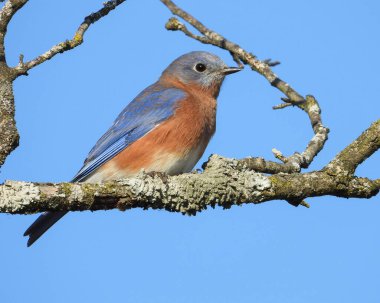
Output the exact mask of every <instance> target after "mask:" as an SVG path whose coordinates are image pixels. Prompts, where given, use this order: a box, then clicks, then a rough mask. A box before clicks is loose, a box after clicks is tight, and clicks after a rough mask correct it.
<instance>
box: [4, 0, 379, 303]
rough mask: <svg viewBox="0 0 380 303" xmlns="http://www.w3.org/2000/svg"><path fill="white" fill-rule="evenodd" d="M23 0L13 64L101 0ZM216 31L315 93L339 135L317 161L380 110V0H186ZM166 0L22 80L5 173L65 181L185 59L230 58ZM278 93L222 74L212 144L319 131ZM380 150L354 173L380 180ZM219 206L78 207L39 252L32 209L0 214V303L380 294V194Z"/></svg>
mask: <svg viewBox="0 0 380 303" xmlns="http://www.w3.org/2000/svg"><path fill="white" fill-rule="evenodd" d="M95 2H96V1H80V2H78V1H74V0H66V1H42V0H34V1H30V3H28V4H27V5H26V6H25V7H24V8H23V9H22V10H21V11H20V12H19V13H18V14H17V16H16V17H15V18H14V20H13V21H12V24H11V25H10V27H9V31H8V36H7V40H6V43H7V45H6V46H7V60H8V63H9V64H11V65H15V64H17V61H18V55H19V54H20V53H23V54H24V55H25V60H30V59H32V58H33V57H35V56H37V55H39V54H40V53H42V52H44V51H46V50H47V49H49V48H50V47H51V46H52V45H53V44H55V43H57V42H60V41H63V40H65V39H66V38H71V36H72V35H73V33H74V31H75V29H76V28H77V26H78V25H79V23H80V22H81V21H82V19H83V17H84V16H85V15H87V14H88V13H89V12H92V11H94V10H96V9H97V8H99V5H100V3H101V1H97V2H96V3H95ZM177 2H178V4H179V5H180V6H182V7H183V8H184V9H186V10H188V11H189V12H190V13H191V14H193V15H194V16H196V17H198V18H199V19H200V20H202V22H204V23H205V24H206V25H207V26H209V27H210V28H212V29H215V30H217V31H219V32H220V33H221V34H223V35H224V36H226V37H227V38H229V39H231V40H232V41H234V42H237V43H239V44H240V45H241V46H243V47H244V48H245V49H246V50H248V51H251V52H253V53H254V54H255V55H257V56H258V57H259V58H262V59H265V58H273V59H276V60H280V61H281V62H282V64H281V65H280V66H278V67H276V68H275V71H276V73H277V74H278V75H279V76H280V77H282V78H283V79H284V80H286V81H288V82H289V83H290V84H291V85H292V86H293V87H294V88H296V89H297V90H298V91H299V92H300V93H302V94H313V95H314V96H315V97H316V98H317V99H318V100H319V102H320V104H321V107H322V111H323V120H324V123H325V124H326V125H327V126H328V127H329V128H330V129H331V133H330V139H329V141H328V142H327V144H326V147H325V149H324V150H323V151H322V152H321V153H320V155H319V156H318V157H317V159H316V160H315V162H314V163H313V164H312V165H311V167H310V169H311V170H313V169H320V168H322V167H323V166H324V165H325V164H326V163H328V161H330V160H331V159H332V158H333V157H334V156H335V154H336V153H337V152H339V151H340V150H341V149H342V148H344V147H345V146H346V145H347V144H349V143H350V142H351V141H352V140H353V139H354V138H356V137H357V136H358V135H359V134H360V133H361V132H362V131H363V130H364V129H365V128H366V127H368V126H369V125H370V123H371V122H373V121H375V120H376V119H379V113H380V100H379V98H380V97H379V96H380V85H379V83H380V76H379V72H378V71H379V68H380V64H379V60H378V55H379V53H380V42H379V39H378V33H379V29H380V18H379V17H380V2H378V1H375V0H365V1H360V2H359V1H347V0H346V1H343V0H337V1H327V0H321V1H301V0H299V1H279V0H274V1H249V0H236V1H233V2H232V1H214V0H205V1H184V0H178V1H177ZM169 17H170V13H169V12H168V10H167V9H166V8H165V7H164V6H163V5H162V4H161V3H160V2H159V1H153V0H147V1H127V3H125V4H123V5H122V6H120V7H119V8H118V9H117V10H116V11H114V12H112V13H111V14H110V15H109V16H107V17H106V18H104V19H103V20H101V21H100V22H98V23H97V24H95V25H94V26H93V27H91V28H90V29H89V31H88V32H87V34H86V37H85V43H84V44H83V45H82V46H80V47H79V48H77V49H75V50H73V51H70V52H68V53H66V54H64V55H59V56H57V57H55V58H54V59H53V60H52V61H50V62H46V63H45V64H43V65H41V66H39V67H37V68H35V69H33V70H32V71H30V75H29V76H28V77H21V78H19V79H17V81H16V82H15V86H14V90H15V97H16V105H17V124H18V127H19V130H20V133H21V141H20V147H19V148H18V149H17V150H16V151H15V152H14V153H13V154H12V155H11V156H10V157H9V158H8V160H7V163H6V164H5V165H4V166H3V167H2V169H1V179H2V180H5V179H11V180H27V181H41V182H42V181H54V182H59V181H68V180H70V179H71V177H72V176H73V175H75V173H76V172H77V170H78V169H79V168H80V167H81V164H82V162H83V160H84V158H85V156H86V154H87V152H88V151H89V150H90V148H91V147H92V146H93V144H94V143H95V142H96V140H97V139H98V138H99V137H100V136H101V135H102V133H103V132H104V131H105V130H106V129H107V128H108V127H109V126H110V124H111V123H112V121H113V119H114V118H115V117H116V115H117V114H118V113H119V112H120V111H121V110H122V108H123V107H124V106H125V105H126V104H127V103H128V102H129V101H131V100H132V99H133V98H134V97H135V96H136V95H137V94H138V93H139V92H140V91H141V90H142V89H143V88H145V87H146V86H147V85H149V84H151V83H153V82H154V81H155V80H156V79H157V78H158V77H159V75H160V73H161V71H162V70H163V69H164V68H165V67H166V66H167V65H168V64H169V63H170V62H171V61H172V60H173V59H175V58H176V57H178V56H179V55H181V54H183V53H186V52H189V51H193V50H206V51H211V52H214V53H215V54H217V55H219V56H220V57H222V58H223V59H224V60H225V61H226V62H227V63H228V64H231V65H232V64H234V63H233V61H232V60H231V58H230V56H229V54H228V53H227V52H225V51H222V50H219V49H217V48H214V47H211V46H206V45H202V44H200V43H198V42H196V41H192V40H190V39H189V38H186V37H184V35H183V34H181V33H173V32H167V31H166V30H165V29H164V24H165V22H166V20H167V19H168V18H169ZM280 97H281V94H280V93H279V92H278V91H276V90H274V89H273V88H272V87H270V85H268V83H267V82H266V81H265V80H264V79H263V78H262V77H260V76H259V75H257V74H255V73H253V72H251V71H250V70H249V69H248V68H246V69H245V70H244V71H243V72H240V73H238V74H236V75H233V76H231V77H229V78H228V79H227V81H226V82H225V84H224V86H223V89H222V92H221V94H220V96H219V99H218V117H217V132H216V135H215V136H214V138H213V140H212V142H211V143H210V144H209V146H208V148H207V150H206V152H205V154H204V156H203V158H202V159H201V161H200V162H199V163H198V165H197V167H198V168H199V167H200V166H201V163H202V162H204V161H205V160H206V159H207V157H208V155H210V154H211V153H217V154H221V155H224V156H228V157H236V158H239V157H245V156H249V155H251V156H263V157H265V158H267V159H273V156H272V154H271V149H272V148H273V147H276V148H277V149H279V150H281V151H282V152H283V153H284V154H291V153H293V152H294V151H296V150H297V151H301V150H302V149H303V148H304V146H305V145H306V143H307V141H308V140H309V138H310V137H311V135H312V131H311V127H310V126H309V122H308V120H307V117H306V115H304V114H303V113H302V112H301V111H299V110H297V109H292V108H287V109H284V110H282V111H273V110H272V109H271V107H272V106H273V105H276V104H278V103H279V98H280ZM379 162H380V156H379V154H376V155H375V156H373V157H372V158H371V159H369V160H368V161H367V162H366V163H365V164H364V165H362V166H361V167H360V168H359V170H358V171H357V174H358V175H361V176H367V177H370V178H379ZM307 201H308V202H309V203H310V204H311V208H310V209H305V208H301V207H299V208H294V207H292V206H290V205H289V204H287V203H286V202H283V201H273V202H268V203H264V204H262V205H244V206H241V207H233V208H232V209H230V210H227V211H223V210H222V209H215V210H213V209H210V210H207V211H205V212H203V213H201V214H199V215H198V216H196V217H185V216H182V215H179V214H171V213H167V212H164V211H152V210H150V211H142V210H138V209H136V210H131V211H127V212H124V213H123V212H119V211H107V212H103V211H99V212H94V213H91V212H83V213H72V214H70V215H68V216H67V217H65V219H64V220H62V222H60V223H59V224H57V226H55V227H54V229H52V230H51V231H49V232H48V233H47V234H46V235H45V236H44V237H43V238H42V239H41V240H40V241H39V242H37V243H36V244H35V245H34V246H33V247H31V248H26V239H24V238H23V237H22V233H23V232H24V230H25V229H26V228H27V227H28V226H29V224H30V223H31V222H32V221H33V220H34V219H35V217H36V216H22V215H17V216H12V215H0V239H1V240H0V241H1V245H2V247H1V249H0V259H1V260H3V264H2V267H1V271H0V301H1V302H11V303H13V302H15V303H16V302H17V303H18V302H54V303H55V302H94V303H95V302H134V303H140V302H141V303H146V302H165V303H166V302H176V303H181V302H218V303H222V302H260V303H270V302H282V303H286V302H291V303H296V302H308V303H313V302H315V303H317V302H318V303H320V302H324V303H327V302H334V303H336V302H345V303H348V302H366V303H372V302H380V289H379V284H380V278H379V271H380V261H379V257H378V256H379V254H380V237H379V230H380V220H379V213H380V203H379V197H374V198H372V199H370V200H358V199H352V200H346V199H338V198H335V197H322V198H312V199H308V200H307Z"/></svg>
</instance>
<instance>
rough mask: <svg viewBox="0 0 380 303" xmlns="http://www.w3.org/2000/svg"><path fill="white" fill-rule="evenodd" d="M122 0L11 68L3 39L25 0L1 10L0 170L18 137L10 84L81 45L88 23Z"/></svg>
mask: <svg viewBox="0 0 380 303" xmlns="http://www.w3.org/2000/svg"><path fill="white" fill-rule="evenodd" d="M124 1H125V0H113V1H108V2H105V3H104V4H103V8H101V9H100V10H99V11H97V12H95V13H93V14H91V15H89V16H87V17H86V18H85V19H84V21H83V22H82V24H81V25H80V26H79V28H78V30H77V31H76V33H75V35H74V38H73V39H71V40H67V41H65V42H62V43H59V44H57V45H55V46H54V47H52V48H51V49H50V50H49V51H47V52H46V53H44V54H42V55H41V56H38V57H37V58H35V59H33V60H31V61H29V62H26V63H24V62H23V58H24V56H23V55H20V58H19V64H18V65H17V66H16V67H14V68H10V67H8V65H7V64H6V56H5V48H4V39H5V35H6V32H7V27H8V24H9V22H10V21H11V19H12V17H13V16H14V15H15V13H16V12H17V11H18V10H19V9H21V8H22V7H23V6H24V5H25V4H26V3H27V2H28V0H8V1H7V2H6V3H5V4H4V6H3V7H2V9H1V10H0V167H1V166H2V165H3V164H4V162H5V159H6V158H7V156H8V155H9V154H10V153H11V152H12V151H13V150H14V149H15V148H16V147H17V146H18V144H19V134H18V130H17V127H16V121H15V118H14V116H15V105H14V95H13V81H14V80H15V79H16V78H17V77H18V76H20V75H26V74H27V71H28V70H30V69H31V68H33V67H35V66H37V65H39V64H41V63H43V62H45V61H46V60H50V59H51V58H53V57H54V56H55V55H56V54H58V53H62V52H65V51H67V50H70V49H72V48H74V47H76V46H78V45H80V44H82V42H83V35H84V34H85V32H86V31H87V29H88V28H89V26H90V25H91V24H93V23H94V22H96V21H98V20H99V19H100V18H102V17H104V16H106V15H107V14H108V13H109V12H110V11H111V10H113V9H115V8H116V7H117V6H118V5H119V4H121V3H123V2H124Z"/></svg>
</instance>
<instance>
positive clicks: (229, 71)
mask: <svg viewBox="0 0 380 303" xmlns="http://www.w3.org/2000/svg"><path fill="white" fill-rule="evenodd" d="M241 70H242V68H240V67H226V68H225V69H223V71H222V73H223V75H229V74H233V73H237V72H240V71H241Z"/></svg>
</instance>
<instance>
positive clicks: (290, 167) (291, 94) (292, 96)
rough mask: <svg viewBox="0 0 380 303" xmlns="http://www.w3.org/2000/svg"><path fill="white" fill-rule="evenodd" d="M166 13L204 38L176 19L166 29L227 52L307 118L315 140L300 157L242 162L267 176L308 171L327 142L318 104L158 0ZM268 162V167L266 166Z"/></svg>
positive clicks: (262, 63)
mask: <svg viewBox="0 0 380 303" xmlns="http://www.w3.org/2000/svg"><path fill="white" fill-rule="evenodd" d="M161 2H162V3H164V4H165V5H166V6H167V7H168V8H169V10H170V11H171V12H172V13H173V14H174V15H176V16H178V17H180V18H182V19H183V20H185V21H186V22H188V23H189V24H191V25H192V26H193V27H194V28H195V29H197V30H198V31H199V32H200V33H201V34H202V35H203V36H199V35H195V34H193V33H192V32H191V31H190V30H188V29H187V27H186V26H185V25H184V24H183V23H181V22H180V21H179V20H178V19H176V18H174V17H173V18H170V19H169V21H168V22H167V23H166V28H167V29H168V30H173V31H177V30H179V31H182V32H183V33H184V34H185V35H186V36H188V37H190V38H192V39H195V40H198V41H200V42H202V43H205V44H211V45H215V46H217V47H219V48H222V49H225V50H227V51H229V52H230V53H231V55H232V57H233V59H234V60H235V61H236V62H237V63H238V64H239V65H241V62H243V63H244V64H247V65H249V66H250V67H251V68H252V70H254V71H256V72H258V73H259V74H260V75H262V76H264V77H265V78H266V79H267V80H268V81H269V83H270V84H271V85H272V86H274V87H275V88H277V89H279V90H280V91H281V92H283V93H284V94H285V95H286V97H287V98H282V100H283V101H284V102H286V103H285V104H291V105H294V106H297V107H299V108H300V109H302V110H303V111H305V112H306V113H307V114H308V117H309V120H310V123H311V126H312V128H313V131H314V136H313V138H312V139H311V140H310V142H309V143H308V145H307V147H306V149H305V151H304V152H302V153H294V154H293V155H292V156H290V157H287V158H286V157H283V156H282V155H281V153H278V152H277V153H275V155H276V156H279V157H278V158H280V159H281V160H282V161H283V162H285V163H283V164H282V163H275V162H270V161H265V160H263V159H259V158H255V160H254V161H252V159H249V160H248V161H245V162H246V163H247V164H248V165H249V166H251V168H252V169H255V170H259V171H262V169H263V168H264V169H265V168H268V170H267V171H265V172H268V173H274V172H276V173H277V172H285V173H289V172H299V171H300V170H301V168H307V167H309V165H310V164H311V162H312V161H313V159H314V157H315V156H316V155H317V154H318V153H319V152H320V151H321V150H322V148H323V146H324V144H325V142H326V141H327V138H328V132H329V130H328V128H326V127H325V126H323V124H322V119H321V110H320V107H319V104H318V102H317V100H316V99H315V98H314V97H313V96H306V98H304V97H303V96H302V95H301V94H299V93H298V92H297V91H296V90H295V89H293V88H292V87H291V86H290V85H289V84H288V83H286V82H285V81H283V80H281V79H280V78H279V77H278V76H277V75H276V74H275V73H274V72H273V71H272V69H271V66H273V64H270V62H269V61H268V60H263V61H261V60H259V59H257V58H256V56H254V55H253V54H252V53H249V52H247V51H245V50H244V49H243V48H241V47H240V46H239V45H238V44H236V43H234V42H231V41H229V40H227V39H226V38H225V37H223V36H222V35H220V34H218V33H216V32H215V31H212V30H211V29H209V28H207V27H206V26H205V25H204V24H202V23H201V22H200V21H198V20H197V19H196V18H194V17H193V16H191V15H190V14H188V13H187V12H185V11H184V10H182V9H181V8H180V7H178V6H177V5H175V4H174V3H173V1H171V0H161ZM284 107H286V106H284V105H280V106H276V107H275V109H280V108H284ZM266 162H268V163H266Z"/></svg>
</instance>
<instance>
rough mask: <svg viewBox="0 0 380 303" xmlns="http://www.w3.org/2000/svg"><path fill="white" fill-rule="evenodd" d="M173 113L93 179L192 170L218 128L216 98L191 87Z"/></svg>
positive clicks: (106, 164)
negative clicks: (192, 89) (148, 172)
mask: <svg viewBox="0 0 380 303" xmlns="http://www.w3.org/2000/svg"><path fill="white" fill-rule="evenodd" d="M187 93H188V95H189V97H188V98H186V99H184V100H183V101H181V102H180V103H179V105H178V108H177V109H176V110H175V113H174V115H173V116H172V117H171V118H169V119H168V120H167V121H165V122H162V123H161V124H159V125H158V126H156V127H155V128H154V129H153V130H152V131H150V132H149V133H147V134H146V135H145V136H144V137H142V138H140V139H139V140H137V141H136V142H134V143H132V144H131V145H130V146H128V147H127V148H126V149H125V150H123V151H122V152H120V153H119V154H118V155H116V156H115V157H114V158H113V159H111V160H109V161H108V162H107V163H105V164H104V165H103V166H102V167H100V168H99V169H98V171H97V172H96V173H95V174H94V177H93V178H90V179H93V180H90V179H89V181H90V182H91V181H105V180H112V179H120V178H123V177H127V176H131V175H134V174H137V173H138V172H139V171H141V170H142V169H144V170H145V171H160V172H166V173H168V174H172V175H173V174H179V173H183V172H188V171H191V169H192V168H193V167H194V165H195V164H196V163H197V162H198V160H199V158H200V157H201V156H202V154H203V152H204V150H205V149H206V147H207V144H208V142H209V141H210V139H211V137H212V135H213V134H214V132H215V114H216V100H215V99H214V98H212V97H211V96H205V95H204V94H202V93H199V92H197V91H195V92H194V91H191V90H190V91H188V92H187Z"/></svg>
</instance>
